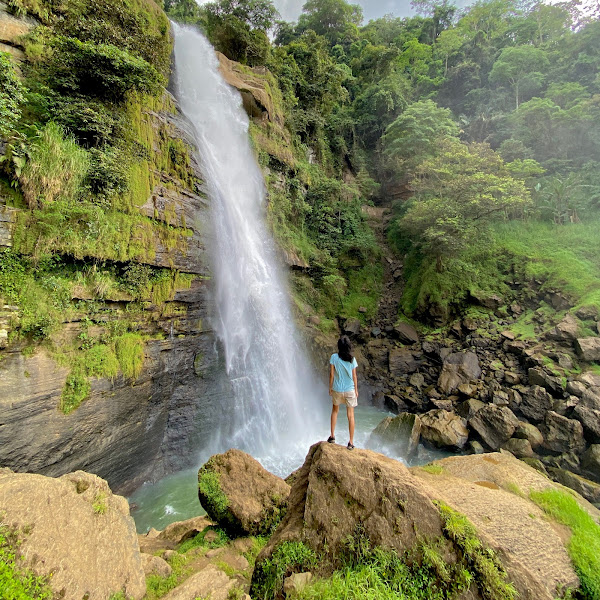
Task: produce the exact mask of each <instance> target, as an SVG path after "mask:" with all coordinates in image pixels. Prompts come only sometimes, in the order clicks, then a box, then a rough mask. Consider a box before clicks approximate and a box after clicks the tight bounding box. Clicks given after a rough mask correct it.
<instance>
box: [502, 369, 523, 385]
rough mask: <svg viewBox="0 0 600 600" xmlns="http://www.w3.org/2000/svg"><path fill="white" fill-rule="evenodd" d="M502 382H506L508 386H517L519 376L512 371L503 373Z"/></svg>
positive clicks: (519, 380)
mask: <svg viewBox="0 0 600 600" xmlns="http://www.w3.org/2000/svg"><path fill="white" fill-rule="evenodd" d="M504 381H506V383H508V385H518V384H519V383H521V376H520V375H518V374H517V373H513V372H512V371H504Z"/></svg>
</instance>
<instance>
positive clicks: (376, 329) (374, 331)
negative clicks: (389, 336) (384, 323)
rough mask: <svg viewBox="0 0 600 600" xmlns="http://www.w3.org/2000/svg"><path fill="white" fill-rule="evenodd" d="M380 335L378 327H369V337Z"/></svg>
mask: <svg viewBox="0 0 600 600" xmlns="http://www.w3.org/2000/svg"><path fill="white" fill-rule="evenodd" d="M380 335H381V329H379V327H373V329H371V337H374V338H378V337H379V336H380Z"/></svg>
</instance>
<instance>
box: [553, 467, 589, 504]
mask: <svg viewBox="0 0 600 600" xmlns="http://www.w3.org/2000/svg"><path fill="white" fill-rule="evenodd" d="M548 473H549V474H550V476H551V477H552V479H554V481H557V482H558V483H560V484H562V485H564V486H566V487H569V488H571V489H572V490H575V491H576V492H577V493H578V494H579V495H580V496H583V497H584V498H585V499H586V500H588V501H589V502H591V503H592V504H600V484H598V483H594V482H593V481H590V480H589V479H586V478H585V477H582V476H581V475H577V474H576V473H571V471H567V470H566V469H558V468H556V467H548Z"/></svg>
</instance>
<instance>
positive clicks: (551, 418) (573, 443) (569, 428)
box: [541, 411, 585, 454]
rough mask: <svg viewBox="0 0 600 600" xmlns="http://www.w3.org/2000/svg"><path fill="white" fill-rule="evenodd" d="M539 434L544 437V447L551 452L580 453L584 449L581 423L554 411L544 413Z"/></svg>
mask: <svg viewBox="0 0 600 600" xmlns="http://www.w3.org/2000/svg"><path fill="white" fill-rule="evenodd" d="M541 432H542V435H543V436H544V447H545V448H547V449H548V450H551V451H552V452H559V453H561V454H562V453H564V452H581V450H583V448H584V447H585V441H584V439H583V426H582V425H581V423H580V422H579V421H576V420H575V419H567V417H563V416H562V415H559V414H557V413H555V412H554V411H549V412H547V413H546V418H545V419H544V423H543V425H542V428H541Z"/></svg>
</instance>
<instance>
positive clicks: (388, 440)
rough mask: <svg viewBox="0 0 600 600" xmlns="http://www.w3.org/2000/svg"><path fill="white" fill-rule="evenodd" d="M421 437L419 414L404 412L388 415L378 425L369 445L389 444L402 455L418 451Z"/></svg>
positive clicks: (410, 454)
mask: <svg viewBox="0 0 600 600" xmlns="http://www.w3.org/2000/svg"><path fill="white" fill-rule="evenodd" d="M420 437H421V419H420V418H419V416H418V415H413V414H411V413H403V414H401V415H398V416H397V417H386V418H385V419H383V421H381V423H379V425H377V427H376V428H375V429H374V431H373V433H372V434H371V437H370V439H369V446H375V447H377V446H387V447H389V448H393V449H394V450H395V451H396V452H397V453H398V454H400V455H401V456H406V457H410V456H412V455H413V454H415V453H416V451H417V448H418V446H419V439H420Z"/></svg>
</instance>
